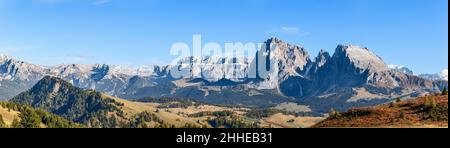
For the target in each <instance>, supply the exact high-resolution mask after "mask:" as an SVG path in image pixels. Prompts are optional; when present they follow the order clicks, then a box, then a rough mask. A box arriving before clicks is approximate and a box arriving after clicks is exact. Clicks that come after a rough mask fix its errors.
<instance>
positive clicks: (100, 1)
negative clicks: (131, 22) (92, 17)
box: [92, 0, 112, 5]
mask: <svg viewBox="0 0 450 148" xmlns="http://www.w3.org/2000/svg"><path fill="white" fill-rule="evenodd" d="M110 2H112V0H94V2H92V4H93V5H104V4H107V3H110Z"/></svg>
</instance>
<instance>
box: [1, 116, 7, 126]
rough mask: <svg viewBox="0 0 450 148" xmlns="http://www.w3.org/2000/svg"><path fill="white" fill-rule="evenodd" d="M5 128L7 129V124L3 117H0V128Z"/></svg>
mask: <svg viewBox="0 0 450 148" xmlns="http://www.w3.org/2000/svg"><path fill="white" fill-rule="evenodd" d="M5 127H6V123H5V121H3V117H2V115H0V128H5Z"/></svg>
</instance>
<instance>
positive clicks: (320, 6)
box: [0, 0, 448, 73]
mask: <svg viewBox="0 0 450 148" xmlns="http://www.w3.org/2000/svg"><path fill="white" fill-rule="evenodd" d="M193 34H201V35H202V36H203V42H209V41H215V42H219V43H225V42H262V41H264V40H266V39H267V38H269V37H271V36H277V37H279V38H281V39H283V40H286V41H288V42H291V43H294V44H298V45H301V46H303V47H305V48H307V50H308V51H309V53H310V54H311V55H312V56H313V57H315V56H316V55H317V53H318V51H319V50H320V49H325V50H327V51H329V52H331V53H332V52H334V49H335V48H336V46H337V45H338V44H355V45H361V46H365V47H368V48H370V49H371V50H373V51H374V52H376V53H377V54H378V55H379V56H381V57H382V58H383V59H384V60H385V61H386V63H388V64H401V65H406V66H408V67H411V68H412V69H413V70H414V71H416V72H417V73H435V72H439V71H440V70H442V69H444V68H447V67H448V41H447V40H448V1H447V0H0V53H6V54H9V55H12V56H14V57H17V58H19V59H21V60H25V61H29V62H32V63H38V64H44V65H55V64H60V63H106V64H115V65H143V64H162V63H167V62H170V61H171V58H173V57H172V56H170V55H169V48H170V47H171V45H172V44H173V43H175V42H180V41H181V42H188V43H190V42H192V35H193Z"/></svg>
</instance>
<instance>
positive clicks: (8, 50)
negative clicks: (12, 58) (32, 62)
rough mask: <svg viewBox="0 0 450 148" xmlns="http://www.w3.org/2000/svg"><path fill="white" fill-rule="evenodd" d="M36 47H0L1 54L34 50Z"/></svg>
mask: <svg viewBox="0 0 450 148" xmlns="http://www.w3.org/2000/svg"><path fill="white" fill-rule="evenodd" d="M34 48H36V47H35V46H23V45H0V52H19V51H23V50H28V49H34Z"/></svg>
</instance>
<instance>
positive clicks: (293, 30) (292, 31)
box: [268, 26, 311, 37]
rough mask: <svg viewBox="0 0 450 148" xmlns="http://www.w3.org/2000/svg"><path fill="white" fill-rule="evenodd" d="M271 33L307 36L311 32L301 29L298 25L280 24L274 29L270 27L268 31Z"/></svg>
mask: <svg viewBox="0 0 450 148" xmlns="http://www.w3.org/2000/svg"><path fill="white" fill-rule="evenodd" d="M268 33H269V34H271V35H275V36H278V35H291V36H298V37H305V36H309V35H310V34H311V33H309V32H306V31H303V30H301V29H300V28H298V27H295V26H282V27H279V28H276V29H272V30H271V31H269V32H268Z"/></svg>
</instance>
